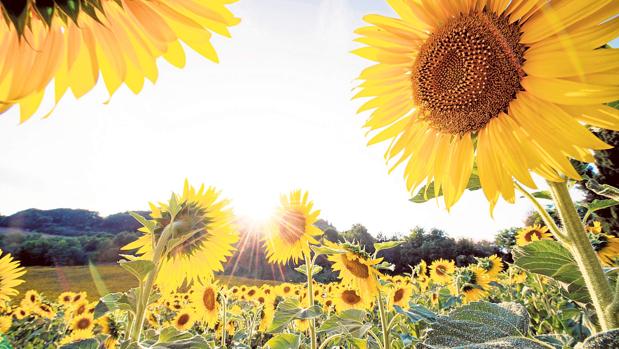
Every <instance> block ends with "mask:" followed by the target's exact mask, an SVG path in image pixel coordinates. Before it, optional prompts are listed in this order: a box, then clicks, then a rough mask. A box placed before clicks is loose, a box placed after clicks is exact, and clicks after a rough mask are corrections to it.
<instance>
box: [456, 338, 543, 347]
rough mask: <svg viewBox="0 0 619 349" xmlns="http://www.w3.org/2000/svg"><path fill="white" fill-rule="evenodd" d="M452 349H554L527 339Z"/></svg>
mask: <svg viewBox="0 0 619 349" xmlns="http://www.w3.org/2000/svg"><path fill="white" fill-rule="evenodd" d="M447 348H452V349H554V348H553V347H552V346H550V345H548V344H546V343H544V342H540V341H537V340H534V339H531V338H526V337H506V338H501V339H496V340H493V341H489V342H485V343H479V344H472V345H464V346H457V347H447Z"/></svg>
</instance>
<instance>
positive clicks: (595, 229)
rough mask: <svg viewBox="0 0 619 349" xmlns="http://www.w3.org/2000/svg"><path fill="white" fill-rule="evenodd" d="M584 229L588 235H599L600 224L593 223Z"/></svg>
mask: <svg viewBox="0 0 619 349" xmlns="http://www.w3.org/2000/svg"><path fill="white" fill-rule="evenodd" d="M585 229H586V230H587V232H589V233H594V234H599V233H601V232H602V223H600V222H598V221H595V222H593V225H588V226H586V227H585Z"/></svg>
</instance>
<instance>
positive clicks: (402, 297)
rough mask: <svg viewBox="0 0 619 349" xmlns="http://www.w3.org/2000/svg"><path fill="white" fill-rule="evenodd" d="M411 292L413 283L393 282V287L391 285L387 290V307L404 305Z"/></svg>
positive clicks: (406, 303)
mask: <svg viewBox="0 0 619 349" xmlns="http://www.w3.org/2000/svg"><path fill="white" fill-rule="evenodd" d="M412 294H413V285H410V284H408V283H403V284H394V287H392V288H391V289H390V291H389V302H388V306H389V309H393V306H394V305H398V306H400V307H406V306H407V305H408V300H409V299H410V297H411V295H412Z"/></svg>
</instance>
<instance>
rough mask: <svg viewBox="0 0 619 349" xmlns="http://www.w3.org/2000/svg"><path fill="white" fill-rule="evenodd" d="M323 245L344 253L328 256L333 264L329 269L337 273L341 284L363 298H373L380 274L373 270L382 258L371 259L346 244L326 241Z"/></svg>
mask: <svg viewBox="0 0 619 349" xmlns="http://www.w3.org/2000/svg"><path fill="white" fill-rule="evenodd" d="M325 244H326V245H327V246H329V247H331V248H334V249H338V250H342V249H344V250H345V251H346V252H345V253H338V254H333V255H330V256H328V259H329V261H331V262H332V263H333V265H332V266H331V268H332V269H333V270H334V271H337V272H338V273H339V275H338V278H340V279H341V280H342V283H343V284H346V285H350V286H351V287H352V288H353V289H356V290H358V291H359V293H360V294H361V295H363V296H365V297H370V298H373V297H374V296H376V295H377V294H378V288H379V286H380V285H379V283H378V279H379V278H380V277H381V276H382V274H381V273H380V272H379V271H378V270H377V269H376V268H375V266H376V265H377V264H379V263H380V262H382V260H383V259H382V258H372V256H370V255H369V254H367V253H365V252H364V251H361V250H359V249H358V248H355V246H352V245H348V244H340V245H337V244H334V243H332V242H329V241H326V242H325Z"/></svg>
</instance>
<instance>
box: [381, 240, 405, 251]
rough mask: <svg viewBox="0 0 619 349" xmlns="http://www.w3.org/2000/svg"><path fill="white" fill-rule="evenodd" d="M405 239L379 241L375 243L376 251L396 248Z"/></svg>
mask: <svg viewBox="0 0 619 349" xmlns="http://www.w3.org/2000/svg"><path fill="white" fill-rule="evenodd" d="M403 243H404V241H401V240H396V241H385V242H377V243H375V244H374V251H375V252H374V253H378V251H382V250H388V249H390V248H394V247H397V246H400V245H401V244H403Z"/></svg>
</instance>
